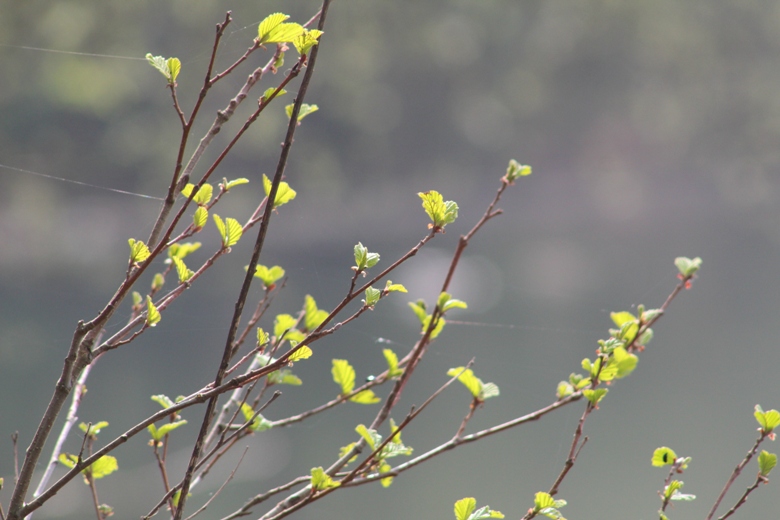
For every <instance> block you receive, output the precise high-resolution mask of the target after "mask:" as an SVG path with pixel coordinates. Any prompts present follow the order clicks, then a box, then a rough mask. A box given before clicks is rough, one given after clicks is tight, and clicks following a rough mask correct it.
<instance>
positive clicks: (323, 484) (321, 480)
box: [311, 467, 341, 491]
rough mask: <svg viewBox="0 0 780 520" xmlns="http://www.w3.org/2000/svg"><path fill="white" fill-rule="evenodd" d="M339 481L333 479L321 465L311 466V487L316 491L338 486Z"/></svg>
mask: <svg viewBox="0 0 780 520" xmlns="http://www.w3.org/2000/svg"><path fill="white" fill-rule="evenodd" d="M340 485H341V483H340V482H336V481H335V480H333V479H332V478H331V477H330V476H329V475H328V474H327V473H325V470H323V469H322V467H317V468H311V487H312V489H316V490H317V491H321V490H324V489H330V488H334V487H339V486H340Z"/></svg>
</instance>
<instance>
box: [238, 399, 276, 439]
mask: <svg viewBox="0 0 780 520" xmlns="http://www.w3.org/2000/svg"><path fill="white" fill-rule="evenodd" d="M241 414H242V415H243V416H244V420H245V421H252V423H251V424H250V425H249V429H250V430H251V431H253V432H264V431H266V430H270V429H271V428H273V426H274V423H272V422H271V421H269V420H268V419H266V418H265V417H263V416H262V415H261V414H257V415H255V411H254V410H252V407H251V406H249V405H248V404H247V403H243V404H242V405H241Z"/></svg>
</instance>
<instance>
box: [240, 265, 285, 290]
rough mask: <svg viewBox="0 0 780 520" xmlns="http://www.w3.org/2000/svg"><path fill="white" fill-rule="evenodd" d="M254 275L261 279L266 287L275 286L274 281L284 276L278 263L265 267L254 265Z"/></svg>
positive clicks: (271, 287)
mask: <svg viewBox="0 0 780 520" xmlns="http://www.w3.org/2000/svg"><path fill="white" fill-rule="evenodd" d="M247 267H248V266H247ZM255 277H256V278H260V280H262V282H263V286H264V287H265V288H266V289H273V288H274V287H275V286H276V282H277V281H279V280H280V279H281V278H284V269H282V268H281V267H279V266H278V265H275V266H273V267H266V266H264V265H260V264H258V265H257V266H255Z"/></svg>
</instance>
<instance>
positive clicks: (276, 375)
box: [267, 347, 309, 386]
mask: <svg viewBox="0 0 780 520" xmlns="http://www.w3.org/2000/svg"><path fill="white" fill-rule="evenodd" d="M306 348H309V347H306ZM267 379H268V384H269V385H291V386H301V385H302V384H303V381H301V378H300V377H298V376H296V375H295V374H293V373H292V372H291V371H289V370H288V369H286V368H284V369H282V370H275V371H274V372H271V373H270V374H268V377H267Z"/></svg>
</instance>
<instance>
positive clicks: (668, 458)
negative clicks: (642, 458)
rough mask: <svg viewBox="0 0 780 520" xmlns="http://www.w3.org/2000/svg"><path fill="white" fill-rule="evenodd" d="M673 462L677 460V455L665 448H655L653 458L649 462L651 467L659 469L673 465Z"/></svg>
mask: <svg viewBox="0 0 780 520" xmlns="http://www.w3.org/2000/svg"><path fill="white" fill-rule="evenodd" d="M675 460H677V454H676V453H675V452H674V450H673V449H671V448H667V447H666V446H662V447H660V448H656V450H655V451H654V452H653V458H652V460H651V462H652V463H653V466H656V467H659V468H660V467H661V466H666V465H671V464H674V461H675Z"/></svg>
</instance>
